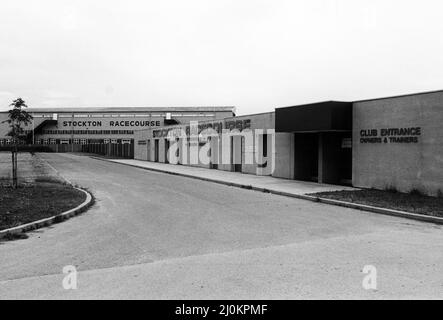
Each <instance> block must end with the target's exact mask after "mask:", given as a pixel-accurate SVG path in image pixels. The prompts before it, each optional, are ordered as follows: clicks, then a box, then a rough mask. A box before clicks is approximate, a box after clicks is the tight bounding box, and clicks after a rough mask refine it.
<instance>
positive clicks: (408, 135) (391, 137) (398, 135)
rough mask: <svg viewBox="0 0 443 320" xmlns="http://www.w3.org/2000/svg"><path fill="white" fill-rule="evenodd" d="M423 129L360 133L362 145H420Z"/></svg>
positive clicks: (366, 131) (396, 129) (365, 131)
mask: <svg viewBox="0 0 443 320" xmlns="http://www.w3.org/2000/svg"><path fill="white" fill-rule="evenodd" d="M420 136H421V128H420V127H415V128H389V129H380V130H378V129H368V130H361V131H360V143H418V138H419V137H420Z"/></svg>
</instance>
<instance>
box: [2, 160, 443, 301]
mask: <svg viewBox="0 0 443 320" xmlns="http://www.w3.org/2000/svg"><path fill="white" fill-rule="evenodd" d="M40 157H42V158H43V159H45V160H47V161H48V163H49V164H50V165H51V166H52V167H53V168H55V169H56V170H57V171H58V172H59V173H60V174H61V175H63V176H64V177H66V178H67V179H69V180H71V181H72V182H74V183H75V184H77V185H79V186H82V187H86V188H87V189H89V190H90V191H92V193H93V194H94V195H95V197H96V198H97V201H96V204H95V205H94V207H92V208H91V209H90V210H89V211H88V212H86V213H84V214H83V215H81V216H78V217H75V218H73V219H71V220H68V221H66V222H63V223H61V224H57V225H53V226H52V227H49V228H45V229H42V230H40V231H36V232H32V233H30V234H29V235H30V237H29V238H28V239H25V240H19V241H13V242H3V243H0V298H31V299H45V298H57V299H59V298H62V299H63V298H66V299H76V298H111V299H113V298H115V299H116V298H135V299H139V298H149V299H163V298H171V299H183V298H189V299H202V298H203V299H212V298H218V299H226V298H231V299H237V298H239V299H242V298H244V299H260V298H269V299H293V298H306V299H313V298H326V299H334V298H350V299H355V298H364V299H385V298H404V299H407V298H418V299H425V298H431V299H432V298H434V299H435V298H439V299H442V298H443V275H442V274H443V273H442V271H443V230H442V227H441V226H437V225H433V224H426V223H421V222H416V221H411V220H406V219H402V218H395V217H389V216H382V215H377V214H372V213H364V212H360V211H356V210H353V209H346V208H341V207H335V206H328V205H324V204H317V203H313V202H308V201H303V200H298V199H292V198H286V197H281V196H276V195H271V194H264V193H259V192H254V191H249V190H243V189H238V188H234V187H228V186H223V185H219V184H213V183H209V182H204V181H199V180H193V179H189V178H183V177H178V176H171V175H166V174H160V173H153V172H149V171H145V170H142V169H137V168H133V167H128V166H124V165H119V164H114V163H109V162H104V161H100V160H95V159H92V158H89V157H81V156H75V155H70V154H41V155H40ZM67 265H74V266H75V267H76V268H77V270H78V272H79V274H78V289H77V290H64V289H63V287H62V281H63V278H64V276H65V275H64V274H63V273H62V269H63V267H64V266H67ZM366 265H373V266H375V267H376V268H377V290H365V289H364V288H363V286H362V281H363V279H364V276H365V275H364V274H363V273H362V269H363V268H364V266H366Z"/></svg>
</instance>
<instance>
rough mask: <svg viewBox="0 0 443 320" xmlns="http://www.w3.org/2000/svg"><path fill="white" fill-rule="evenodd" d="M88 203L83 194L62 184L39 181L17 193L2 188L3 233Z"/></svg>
mask: <svg viewBox="0 0 443 320" xmlns="http://www.w3.org/2000/svg"><path fill="white" fill-rule="evenodd" d="M85 200H86V195H85V194H84V193H83V192H81V191H79V190H77V189H74V188H73V187H71V186H70V185H67V184H62V183H58V182H36V183H34V184H27V185H22V186H21V187H19V188H18V189H16V190H14V189H12V188H11V187H8V186H0V230H4V229H7V228H12V227H15V226H18V225H21V224H24V223H28V222H32V221H37V220H40V219H44V218H49V217H52V216H55V215H58V214H60V213H62V212H64V211H67V210H70V209H73V208H75V207H77V206H79V205H80V204H82V203H83V202H84V201H85Z"/></svg>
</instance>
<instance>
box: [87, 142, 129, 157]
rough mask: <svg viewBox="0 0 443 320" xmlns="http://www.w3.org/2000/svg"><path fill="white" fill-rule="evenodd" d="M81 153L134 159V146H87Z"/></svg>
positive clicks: (111, 144) (112, 144)
mask: <svg viewBox="0 0 443 320" xmlns="http://www.w3.org/2000/svg"><path fill="white" fill-rule="evenodd" d="M81 152H85V153H95V154H99V155H102V156H107V157H115V158H124V159H134V145H133V144H114V143H110V144H85V145H82V150H81Z"/></svg>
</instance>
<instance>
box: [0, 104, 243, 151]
mask: <svg viewBox="0 0 443 320" xmlns="http://www.w3.org/2000/svg"><path fill="white" fill-rule="evenodd" d="M27 111H28V112H29V113H31V114H32V116H33V122H32V124H30V125H28V126H27V127H26V128H25V129H26V132H27V140H28V141H27V142H28V143H29V144H40V145H67V144H71V145H85V144H109V143H111V144H130V143H133V141H134V132H135V130H139V129H143V128H159V127H164V126H168V125H172V124H185V123H189V122H190V121H199V120H202V119H204V120H206V119H223V118H226V117H231V116H232V115H233V112H234V107H189V108H186V107H170V108H76V109H72V108H71V109H68V108H58V109H52V108H48V109H32V108H30V109H28V110H27ZM7 117H8V113H7V112H0V146H2V145H8V144H9V143H10V137H8V136H7V133H8V131H9V128H8V125H7V124H6V123H3V124H2V122H3V121H4V120H6V119H7Z"/></svg>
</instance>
